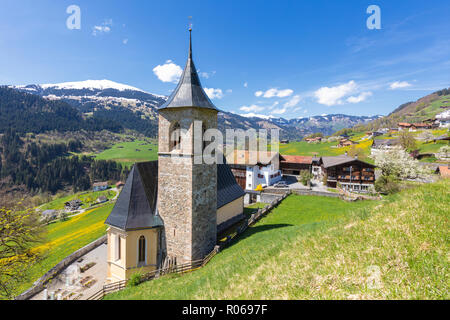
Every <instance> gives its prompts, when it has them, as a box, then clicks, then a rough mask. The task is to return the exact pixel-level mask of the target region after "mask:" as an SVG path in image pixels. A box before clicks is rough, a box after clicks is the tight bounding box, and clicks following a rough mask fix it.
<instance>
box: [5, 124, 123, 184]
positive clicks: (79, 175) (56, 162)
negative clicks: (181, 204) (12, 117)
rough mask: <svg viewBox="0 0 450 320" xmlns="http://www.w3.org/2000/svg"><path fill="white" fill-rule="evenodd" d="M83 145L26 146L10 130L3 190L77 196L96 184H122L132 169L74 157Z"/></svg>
mask: <svg viewBox="0 0 450 320" xmlns="http://www.w3.org/2000/svg"><path fill="white" fill-rule="evenodd" d="M81 147H82V146H81V144H80V143H79V142H77V141H69V142H68V143H61V144H52V145H50V144H41V145H37V144H36V143H34V142H32V143H25V142H24V140H23V139H22V138H21V137H20V136H19V134H18V133H17V132H15V131H14V130H12V129H8V130H7V131H6V132H5V133H4V134H3V135H2V137H1V139H0V179H1V183H0V185H1V186H2V188H1V189H3V190H5V189H6V190H7V188H8V187H12V186H23V187H24V188H26V190H28V191H31V192H51V193H54V192H56V191H58V190H61V189H63V188H65V187H71V188H73V190H74V191H75V192H77V191H81V190H87V189H89V188H90V187H91V185H92V183H93V182H94V181H99V180H100V181H104V180H121V179H124V178H125V177H126V176H127V175H128V169H127V168H122V166H121V165H120V164H119V163H116V162H114V161H105V160H99V161H96V160H93V159H92V158H91V157H87V156H81V157H78V156H70V152H75V151H78V150H79V149H80V148H81Z"/></svg>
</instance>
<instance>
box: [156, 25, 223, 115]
mask: <svg viewBox="0 0 450 320" xmlns="http://www.w3.org/2000/svg"><path fill="white" fill-rule="evenodd" d="M181 107H197V108H206V109H214V110H217V108H216V107H215V106H214V104H213V103H212V102H211V100H210V99H209V97H208V95H207V94H206V93H205V91H204V90H203V88H202V85H201V83H200V78H199V76H198V73H197V70H196V69H195V65H194V60H193V59H192V27H189V55H188V59H187V62H186V66H185V68H184V71H183V74H182V75H181V77H180V81H179V82H178V85H177V87H176V88H175V90H174V91H173V93H172V94H171V95H170V97H169V99H167V101H166V103H165V104H163V105H162V106H161V107H160V108H159V109H167V108H181Z"/></svg>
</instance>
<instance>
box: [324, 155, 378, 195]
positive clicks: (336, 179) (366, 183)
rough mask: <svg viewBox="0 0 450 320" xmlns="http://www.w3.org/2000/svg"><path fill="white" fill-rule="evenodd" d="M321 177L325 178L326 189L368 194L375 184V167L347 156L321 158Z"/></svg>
mask: <svg viewBox="0 0 450 320" xmlns="http://www.w3.org/2000/svg"><path fill="white" fill-rule="evenodd" d="M320 165H321V168H322V175H323V176H325V177H326V181H327V187H329V188H336V187H337V185H338V183H339V184H340V185H341V187H342V188H343V189H346V190H350V191H355V192H368V191H369V187H370V186H371V185H373V184H374V183H375V168H376V166H375V165H373V164H370V163H367V162H364V161H361V160H358V159H357V158H352V157H349V156H345V155H342V156H335V157H321V158H320Z"/></svg>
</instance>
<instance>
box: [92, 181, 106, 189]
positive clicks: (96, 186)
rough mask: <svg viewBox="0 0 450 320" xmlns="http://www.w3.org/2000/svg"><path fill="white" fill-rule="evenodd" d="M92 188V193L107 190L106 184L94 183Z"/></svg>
mask: <svg viewBox="0 0 450 320" xmlns="http://www.w3.org/2000/svg"><path fill="white" fill-rule="evenodd" d="M92 187H93V190H94V191H103V190H106V189H108V182H96V183H94V184H93V185H92Z"/></svg>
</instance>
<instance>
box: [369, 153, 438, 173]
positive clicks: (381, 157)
mask: <svg viewBox="0 0 450 320" xmlns="http://www.w3.org/2000/svg"><path fill="white" fill-rule="evenodd" d="M380 150H381V152H379V153H376V154H374V155H373V158H374V160H375V165H376V166H377V167H378V168H379V169H380V170H381V172H382V175H383V176H394V177H397V178H401V179H417V178H426V177H427V176H429V175H430V174H431V170H430V169H429V168H427V167H426V166H423V165H420V163H419V161H417V160H415V159H413V158H412V157H411V156H410V155H409V154H408V153H407V152H406V151H405V150H404V149H403V148H402V147H401V146H395V147H391V148H390V149H388V148H385V147H384V148H383V147H382V148H381V149H380Z"/></svg>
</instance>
